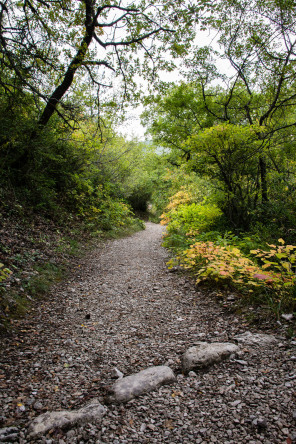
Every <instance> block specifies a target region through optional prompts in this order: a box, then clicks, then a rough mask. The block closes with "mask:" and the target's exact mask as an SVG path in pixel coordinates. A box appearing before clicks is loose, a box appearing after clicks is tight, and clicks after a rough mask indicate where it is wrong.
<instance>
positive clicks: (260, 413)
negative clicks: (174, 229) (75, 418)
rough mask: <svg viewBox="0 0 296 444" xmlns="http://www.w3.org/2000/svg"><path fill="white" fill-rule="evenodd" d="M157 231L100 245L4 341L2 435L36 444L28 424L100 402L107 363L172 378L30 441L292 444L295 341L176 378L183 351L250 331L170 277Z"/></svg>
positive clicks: (245, 351)
mask: <svg viewBox="0 0 296 444" xmlns="http://www.w3.org/2000/svg"><path fill="white" fill-rule="evenodd" d="M161 235H162V227H161V226H159V225H155V224H152V223H147V228H146V230H145V231H143V232H139V233H137V234H135V235H133V236H131V237H128V238H125V239H119V240H113V241H108V242H106V243H105V244H104V245H103V246H100V247H99V248H98V249H97V250H96V251H94V252H92V253H91V254H90V255H89V257H88V258H86V259H84V260H83V263H82V262H81V264H77V267H76V268H75V270H73V273H72V275H71V278H70V279H69V280H68V281H67V282H64V283H62V284H59V285H56V286H55V288H54V289H53V290H52V292H51V295H50V296H49V298H48V299H47V300H46V301H44V302H40V304H39V305H38V304H36V305H35V306H34V307H33V309H32V311H30V312H29V313H28V315H27V316H26V317H25V318H24V319H23V320H21V321H19V322H18V323H17V324H16V325H15V328H14V331H13V332H12V334H11V335H10V336H8V337H5V338H2V344H1V368H0V387H1V399H0V412H1V413H0V415H1V416H0V420H1V423H0V427H8V426H16V427H18V429H19V431H18V437H17V438H16V441H15V442H19V443H27V442H33V440H32V439H28V438H27V437H26V436H27V435H26V428H27V425H28V424H29V422H30V420H31V419H32V418H34V417H36V416H37V415H39V414H40V413H43V412H45V411H47V410H49V411H52V410H60V409H76V408H79V407H81V406H83V405H85V404H86V402H87V401H89V400H90V399H92V398H94V397H98V398H99V399H100V400H101V401H102V402H103V395H104V392H105V386H106V385H109V384H110V383H111V382H112V379H111V376H112V369H113V367H117V368H118V369H119V370H120V371H121V372H123V373H124V375H128V374H132V373H135V372H137V371H139V370H142V369H144V368H147V367H149V366H152V365H162V364H166V365H169V366H170V367H171V368H172V369H173V370H174V371H175V373H176V374H177V375H178V376H177V382H176V383H175V384H173V385H169V386H164V387H162V388H160V389H159V390H158V391H155V392H152V393H150V394H147V395H144V396H141V397H139V398H137V399H134V400H132V401H130V402H129V403H127V404H122V405H111V406H108V413H107V415H106V416H105V417H104V420H103V423H102V424H101V425H95V424H89V425H87V426H83V427H77V428H75V429H71V430H69V431H65V432H64V431H61V430H56V431H52V433H51V434H49V435H47V436H45V437H41V438H40V439H36V442H40V443H41V442H46V443H48V444H50V443H60V444H63V443H113V444H124V443H190V444H191V443H219V444H220V443H223V444H230V443H231V444H238V443H245V444H247V443H248V444H254V443H258V444H259V443H264V444H268V443H270V444H275V443H283V444H284V443H288V444H291V443H293V442H296V434H295V432H296V424H295V421H296V407H295V404H294V401H295V395H296V393H295V380H296V370H295V360H296V350H295V345H296V344H295V342H293V341H288V340H285V339H283V338H279V341H278V342H277V343H276V344H275V345H274V346H272V347H270V346H264V345H261V346H242V347H241V351H240V356H239V357H238V359H236V360H230V361H225V362H223V363H220V364H216V365H214V366H212V367H211V368H209V369H207V370H206V371H202V372H198V373H197V375H195V376H194V375H192V376H183V375H182V374H181V370H180V358H181V355H182V353H184V351H185V350H186V349H187V348H188V347H190V346H192V345H194V344H195V343H196V342H197V341H201V340H202V341H208V342H213V341H214V342H217V341H219V342H222V341H232V340H233V337H234V336H235V335H236V334H238V333H243V332H245V331H247V330H249V329H250V328H249V327H248V325H247V324H244V322H243V321H242V320H241V319H239V318H238V317H236V316H235V315H233V314H229V313H227V312H226V310H225V308H224V307H223V306H222V305H219V304H218V303H217V302H216V301H215V300H214V299H212V298H211V297H209V296H206V295H205V294H203V293H201V292H200V291H197V290H196V289H195V288H194V285H193V283H192V282H191V281H190V280H188V279H187V278H185V277H183V276H180V275H178V274H177V273H170V272H169V271H168V270H167V268H166V265H165V264H166V261H167V259H168V257H167V252H166V250H165V249H163V248H162V247H161V246H160V244H161ZM253 331H254V330H253ZM275 334H276V333H275ZM294 438H295V441H294ZM11 442H12V441H11ZM34 442H35V441H34Z"/></svg>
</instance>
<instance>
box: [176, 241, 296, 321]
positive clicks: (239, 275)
mask: <svg viewBox="0 0 296 444" xmlns="http://www.w3.org/2000/svg"><path fill="white" fill-rule="evenodd" d="M279 242H280V243H282V245H280V246H276V245H269V247H270V248H271V250H270V251H265V250H252V251H251V252H250V253H251V254H253V255H255V256H256V258H258V260H259V264H257V263H256V262H254V260H251V259H250V258H248V257H246V256H245V255H244V254H243V253H242V252H241V250H240V249H239V248H236V247H234V246H231V245H224V246H223V245H219V244H218V243H216V242H210V241H207V242H200V241H198V242H195V243H193V244H192V245H191V246H190V248H187V249H185V250H183V251H182V252H181V253H180V254H179V256H178V257H177V260H178V261H179V264H180V265H181V267H183V268H184V269H187V270H190V271H193V272H194V274H195V275H196V276H197V279H196V283H197V284H200V283H204V282H209V283H215V284H216V285H220V286H221V285H222V286H231V287H233V288H235V289H237V290H238V291H239V292H240V294H242V295H249V296H250V294H253V296H254V297H255V299H256V298H257V301H259V302H260V303H262V302H263V301H264V302H269V303H270V304H271V305H272V308H273V309H274V310H275V311H276V313H277V314H278V313H279V312H280V310H281V309H283V308H286V309H290V310H294V309H295V307H296V291H295V289H296V276H295V271H296V252H295V250H296V246H293V245H284V241H283V239H279ZM168 264H169V267H172V266H173V265H175V259H172V260H171V261H169V262H168ZM267 269H269V270H268V271H267Z"/></svg>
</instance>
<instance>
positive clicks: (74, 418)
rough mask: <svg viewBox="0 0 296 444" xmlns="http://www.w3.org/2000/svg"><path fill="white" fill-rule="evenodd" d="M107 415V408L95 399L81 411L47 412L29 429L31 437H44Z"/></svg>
mask: <svg viewBox="0 0 296 444" xmlns="http://www.w3.org/2000/svg"><path fill="white" fill-rule="evenodd" d="M105 413H106V408H105V407H104V406H102V404H100V403H99V401H98V400H97V399H93V400H92V401H91V403H89V404H88V405H86V406H85V407H82V408H81V409H79V410H72V411H71V410H62V411H57V412H47V413H43V414H42V415H39V416H37V418H35V419H34V420H33V421H32V422H31V424H30V427H29V433H30V436H31V437H34V436H37V435H42V434H44V433H46V432H48V430H50V429H55V428H61V429H63V428H70V427H73V426H76V425H78V424H84V423H87V422H97V421H99V420H101V418H102V417H103V416H104V414H105Z"/></svg>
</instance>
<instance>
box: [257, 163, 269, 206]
mask: <svg viewBox="0 0 296 444" xmlns="http://www.w3.org/2000/svg"><path fill="white" fill-rule="evenodd" d="M259 168H260V176H261V196H262V203H264V202H268V193H267V177H266V176H267V170H266V161H265V158H264V157H263V156H260V157H259Z"/></svg>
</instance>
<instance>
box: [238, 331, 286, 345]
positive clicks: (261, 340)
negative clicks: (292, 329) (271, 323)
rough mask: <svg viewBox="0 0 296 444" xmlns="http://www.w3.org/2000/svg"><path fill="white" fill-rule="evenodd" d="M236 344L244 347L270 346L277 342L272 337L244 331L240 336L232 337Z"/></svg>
mask: <svg viewBox="0 0 296 444" xmlns="http://www.w3.org/2000/svg"><path fill="white" fill-rule="evenodd" d="M234 339H235V340H236V341H237V342H240V343H242V344H246V345H262V346H263V345H271V344H275V343H276V342H278V340H277V339H276V338H275V336H273V335H266V334H263V333H251V332H250V331H246V332H245V333H242V334H240V335H237V336H235V337H234Z"/></svg>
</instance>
